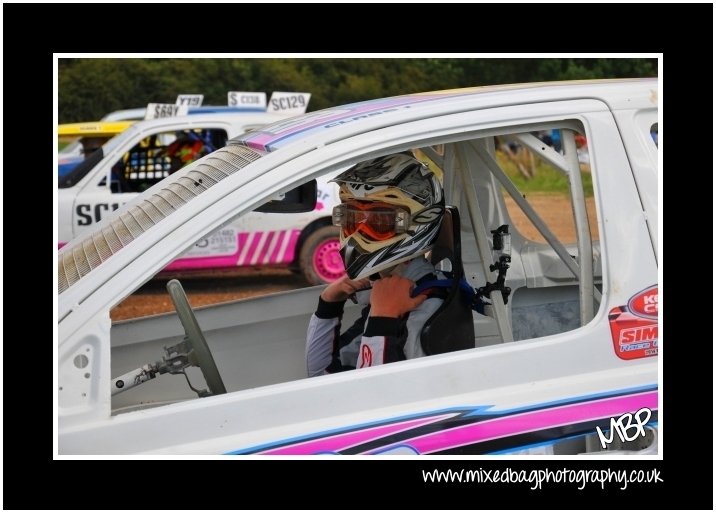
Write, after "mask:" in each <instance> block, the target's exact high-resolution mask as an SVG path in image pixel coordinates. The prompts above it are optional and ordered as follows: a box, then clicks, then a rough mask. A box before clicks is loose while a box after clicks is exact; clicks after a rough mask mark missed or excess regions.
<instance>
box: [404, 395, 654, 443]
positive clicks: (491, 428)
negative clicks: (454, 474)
mask: <svg viewBox="0 0 716 513" xmlns="http://www.w3.org/2000/svg"><path fill="white" fill-rule="evenodd" d="M657 405H658V395H657V392H644V393H640V394H635V395H630V396H626V397H615V398H610V399H601V400H596V401H590V402H586V403H579V404H570V405H567V406H556V407H554V408H548V409H546V410H539V411H535V412H528V413H518V414H516V415H509V416H507V417H500V418H497V419H493V420H487V421H482V422H478V423H475V424H471V425H469V426H460V427H456V428H453V429H447V430H444V431H439V432H437V433H430V434H427V435H424V436H419V437H416V438H411V439H408V440H403V441H402V442H401V445H408V446H410V447H412V448H414V449H415V450H417V451H418V452H419V453H421V454H430V453H433V452H437V451H442V450H446V449H451V448H453V447H460V446H461V445H468V444H473V443H477V442H483V441H486V440H493V439H495V438H502V437H505V436H510V435H517V434H520V433H528V432H530V431H538V430H540V429H545V428H551V427H557V426H564V425H568V424H575V423H577V422H585V421H588V420H594V419H600V418H605V417H615V416H620V415H622V414H623V413H624V412H632V413H634V412H636V411H638V410H640V409H641V408H644V407H647V408H652V409H655V408H657Z"/></svg>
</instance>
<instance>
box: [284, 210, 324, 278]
mask: <svg viewBox="0 0 716 513" xmlns="http://www.w3.org/2000/svg"><path fill="white" fill-rule="evenodd" d="M331 224H332V221H331V217H330V216H326V217H319V218H318V219H314V220H313V221H311V222H310V223H308V224H307V225H306V226H304V228H303V230H301V234H300V235H299V236H298V240H297V241H296V250H295V251H294V253H293V261H292V262H291V264H290V265H291V267H299V268H300V265H301V262H300V260H301V249H303V244H304V243H305V242H306V239H307V238H308V237H309V236H310V235H311V234H312V233H313V232H315V231H316V230H318V229H319V228H323V227H324V226H331Z"/></svg>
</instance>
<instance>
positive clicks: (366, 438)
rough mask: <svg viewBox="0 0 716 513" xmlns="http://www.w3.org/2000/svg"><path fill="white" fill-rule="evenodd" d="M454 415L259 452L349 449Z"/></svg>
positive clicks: (280, 452)
mask: <svg viewBox="0 0 716 513" xmlns="http://www.w3.org/2000/svg"><path fill="white" fill-rule="evenodd" d="M452 416H454V414H453V413H451V414H447V415H437V416H433V417H425V418H422V419H414V420H407V421H404V422H397V423H395V424H390V425H388V426H380V427H375V428H367V429H362V430H359V431H353V432H351V433H343V434H340V435H334V436H329V437H326V438H321V439H320V440H311V441H310V442H302V443H297V444H293V445H288V446H284V447H280V448H278V449H269V450H267V451H264V452H259V453H257V454H317V453H322V452H336V451H340V450H343V449H347V448H349V447H352V446H354V445H358V444H363V443H366V442H370V441H371V440H375V439H378V438H382V437H384V436H388V435H392V434H395V433H400V432H401V431H405V430H408V429H412V428H415V427H418V426H422V425H425V424H430V423H433V422H438V421H440V420H443V419H446V418H448V417H452Z"/></svg>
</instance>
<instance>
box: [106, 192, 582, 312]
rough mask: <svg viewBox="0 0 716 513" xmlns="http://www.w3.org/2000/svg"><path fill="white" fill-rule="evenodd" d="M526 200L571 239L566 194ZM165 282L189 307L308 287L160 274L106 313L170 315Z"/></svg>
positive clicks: (287, 277)
mask: <svg viewBox="0 0 716 513" xmlns="http://www.w3.org/2000/svg"><path fill="white" fill-rule="evenodd" d="M528 200H529V202H530V204H531V205H532V206H533V207H534V208H535V210H537V212H538V213H539V214H540V215H541V216H542V218H543V220H544V221H545V222H546V223H547V225H548V226H549V227H550V229H552V231H553V232H554V233H555V235H556V236H557V237H558V238H559V239H560V240H562V241H564V242H574V241H575V240H576V236H575V230H574V222H573V220H572V209H571V206H570V202H569V199H568V198H567V197H566V196H557V195H534V196H531V197H528ZM506 202H507V208H508V210H509V212H510V217H511V218H512V219H513V220H514V225H515V226H514V228H515V229H517V230H518V231H519V232H520V233H522V234H523V235H525V236H526V237H528V238H530V239H533V240H536V241H540V242H543V241H544V239H542V237H541V236H540V235H539V233H538V232H537V230H536V229H535V228H534V227H533V226H532V225H531V223H529V221H527V218H526V217H525V216H524V215H523V214H522V213H521V211H520V210H519V208H518V207H517V206H516V205H515V203H514V202H513V201H512V200H511V199H509V198H508V199H506ZM587 209H588V212H589V220H590V226H591V227H592V233H595V227H596V215H595V211H594V198H588V199H587ZM511 229H512V227H511ZM593 238H596V237H593ZM171 278H179V279H180V280H181V282H182V286H183V287H184V290H185V291H186V294H187V297H188V298H189V303H190V304H191V306H193V307H197V306H202V305H208V304H213V303H220V302H225V301H231V300H234V299H243V298H247V297H252V296H258V295H262V294H268V293H271V292H279V291H282V290H292V289H297V288H300V287H307V286H308V283H307V282H306V281H305V280H304V279H303V277H302V276H301V275H299V274H294V273H292V272H291V271H289V270H287V269H278V268H269V267H252V268H236V269H231V270H227V271H223V270H222V271H206V272H201V273H198V274H190V275H188V274H187V275H167V276H160V277H157V278H155V279H154V280H152V281H150V282H148V283H146V284H145V285H144V286H142V287H141V288H140V289H139V290H137V292H135V293H134V294H132V295H131V296H129V297H128V298H127V299H126V300H124V301H123V302H121V303H120V304H119V305H117V307H115V308H114V309H113V310H112V312H111V317H112V320H113V321H119V320H123V319H132V318H135V317H143V316H146V315H153V314H158V313H164V312H171V311H174V305H173V304H172V302H171V300H170V299H169V295H168V294H167V292H166V283H167V281H168V280H170V279H171Z"/></svg>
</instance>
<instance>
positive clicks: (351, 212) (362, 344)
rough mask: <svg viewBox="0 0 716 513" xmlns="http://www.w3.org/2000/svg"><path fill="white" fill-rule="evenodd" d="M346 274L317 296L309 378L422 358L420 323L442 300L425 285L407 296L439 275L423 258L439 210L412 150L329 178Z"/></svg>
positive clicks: (431, 179)
mask: <svg viewBox="0 0 716 513" xmlns="http://www.w3.org/2000/svg"><path fill="white" fill-rule="evenodd" d="M332 181H334V182H336V183H338V184H339V186H340V198H341V204H340V205H338V206H336V207H335V208H334V209H333V224H335V225H337V226H340V227H341V230H340V242H341V251H340V252H341V257H342V258H343V263H344V264H345V268H346V273H347V274H346V275H345V276H344V277H343V278H342V279H339V280H338V281H335V282H333V283H331V284H329V285H328V286H327V287H326V288H325V289H324V290H323V292H322V293H321V296H320V297H319V299H318V308H317V309H316V312H315V313H314V314H313V315H312V317H311V320H310V323H309V326H308V333H307V339H306V364H307V367H308V375H309V376H317V375H320V374H327V373H333V372H339V371H343V370H348V369H354V368H361V367H370V366H374V365H380V364H383V363H389V362H395V361H399V360H405V359H410V358H417V357H419V356H425V353H424V351H423V349H422V347H421V345H420V332H421V330H422V328H423V324H424V323H425V321H426V320H427V319H429V318H430V316H431V315H432V314H433V313H434V312H435V311H436V310H437V309H438V307H439V306H440V305H441V304H442V301H443V297H444V295H443V292H444V291H440V290H437V291H436V290H430V289H428V290H427V291H425V292H423V293H421V294H419V295H416V296H415V297H413V295H412V294H411V293H412V290H413V288H414V287H415V286H416V285H420V284H421V283H423V282H425V281H428V280H435V279H438V278H442V277H443V276H442V274H440V275H439V276H438V275H437V273H436V271H435V268H434V267H433V265H432V264H431V263H430V262H428V260H427V259H426V258H425V256H424V255H425V253H426V252H428V251H429V250H430V249H431V248H432V246H433V243H434V241H435V239H436V238H437V235H438V231H439V229H440V223H441V220H442V215H443V212H444V199H443V190H442V186H441V185H440V182H439V181H438V179H437V177H436V176H435V174H434V173H433V172H432V171H431V170H430V169H429V168H428V167H427V166H425V165H424V164H422V163H421V162H419V161H418V160H416V159H415V158H414V157H413V156H412V154H408V153H398V154H393V155H387V156H384V157H379V158H376V159H372V160H368V161H366V162H361V163H359V164H357V165H355V166H353V167H352V168H350V169H348V170H347V171H345V172H344V173H342V174H340V175H339V176H338V177H336V178H335V179H334V180H332ZM349 298H351V299H352V300H353V301H355V302H357V303H359V304H361V305H364V308H363V310H362V312H361V316H360V318H359V319H358V320H357V321H356V322H355V323H354V324H353V325H352V326H351V327H350V328H348V329H347V330H345V331H344V332H343V333H342V334H341V317H342V315H343V307H344V304H345V302H346V300H348V299H349Z"/></svg>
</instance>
